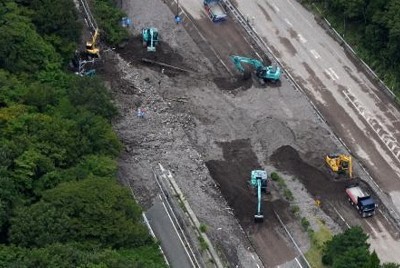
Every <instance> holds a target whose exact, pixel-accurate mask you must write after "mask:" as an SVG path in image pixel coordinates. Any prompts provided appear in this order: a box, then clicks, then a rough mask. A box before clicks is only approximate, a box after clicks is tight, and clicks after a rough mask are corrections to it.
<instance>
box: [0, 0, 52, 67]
mask: <svg viewBox="0 0 400 268" xmlns="http://www.w3.org/2000/svg"><path fill="white" fill-rule="evenodd" d="M5 8H6V9H7V11H8V12H6V13H0V21H2V22H3V23H0V68H4V69H6V70H8V71H10V72H14V73H15V72H29V73H35V72H37V71H38V70H40V69H52V68H58V67H60V58H59V56H58V54H57V53H56V52H55V50H54V48H53V47H52V46H51V45H49V44H47V43H46V42H45V41H44V40H43V38H42V37H41V36H40V35H38V34H37V33H36V31H35V27H34V26H33V24H32V23H31V22H30V21H29V19H28V18H26V17H24V16H22V15H20V12H19V9H18V7H17V5H16V4H15V3H13V2H6V3H5Z"/></svg>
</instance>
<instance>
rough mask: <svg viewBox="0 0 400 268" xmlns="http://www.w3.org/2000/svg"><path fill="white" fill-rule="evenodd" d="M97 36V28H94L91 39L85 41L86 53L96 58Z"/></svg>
mask: <svg viewBox="0 0 400 268" xmlns="http://www.w3.org/2000/svg"><path fill="white" fill-rule="evenodd" d="M98 38H99V30H98V29H96V31H95V32H94V35H93V37H92V40H90V41H87V42H86V53H87V54H88V55H89V56H91V57H96V58H98V57H99V56H100V49H99V48H98V47H97V39H98Z"/></svg>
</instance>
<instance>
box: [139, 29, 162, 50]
mask: <svg viewBox="0 0 400 268" xmlns="http://www.w3.org/2000/svg"><path fill="white" fill-rule="evenodd" d="M158 38H159V36H158V30H157V28H153V27H150V28H144V29H143V30H142V41H143V46H144V47H147V51H148V52H155V51H156V46H157V45H158V42H159V40H158Z"/></svg>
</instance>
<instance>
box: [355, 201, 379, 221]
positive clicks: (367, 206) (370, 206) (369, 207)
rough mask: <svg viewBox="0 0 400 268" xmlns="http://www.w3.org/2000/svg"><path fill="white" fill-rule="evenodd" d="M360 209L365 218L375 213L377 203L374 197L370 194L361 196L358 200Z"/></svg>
mask: <svg viewBox="0 0 400 268" xmlns="http://www.w3.org/2000/svg"><path fill="white" fill-rule="evenodd" d="M357 203H358V204H357V206H358V211H359V213H360V215H361V216H362V217H363V218H365V217H369V216H372V215H374V214H375V208H376V204H375V201H374V199H372V197H370V196H366V197H359V198H358V202H357Z"/></svg>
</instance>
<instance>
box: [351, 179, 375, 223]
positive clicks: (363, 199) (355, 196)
mask: <svg viewBox="0 0 400 268" xmlns="http://www.w3.org/2000/svg"><path fill="white" fill-rule="evenodd" d="M346 194H347V197H348V200H349V202H350V204H351V205H353V206H354V207H355V208H356V209H357V210H358V213H359V214H360V215H361V216H362V217H363V218H365V217H369V216H372V215H374V214H375V208H376V206H377V205H376V204H375V201H374V199H373V198H372V197H371V196H370V195H368V194H367V193H365V192H364V191H363V190H362V189H361V187H360V186H358V185H352V186H349V187H347V188H346Z"/></svg>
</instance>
